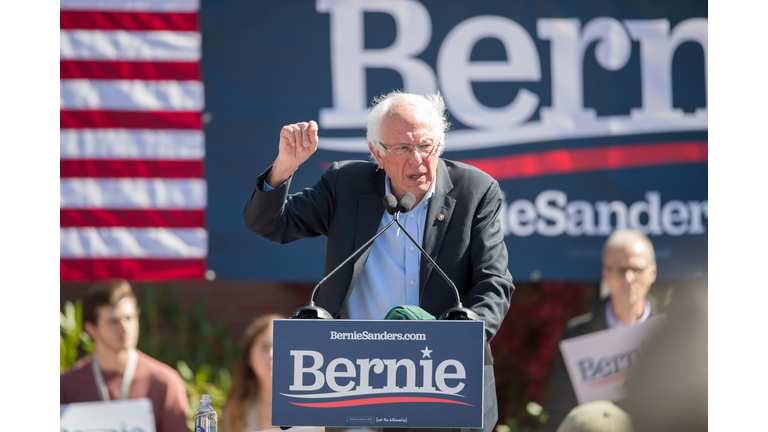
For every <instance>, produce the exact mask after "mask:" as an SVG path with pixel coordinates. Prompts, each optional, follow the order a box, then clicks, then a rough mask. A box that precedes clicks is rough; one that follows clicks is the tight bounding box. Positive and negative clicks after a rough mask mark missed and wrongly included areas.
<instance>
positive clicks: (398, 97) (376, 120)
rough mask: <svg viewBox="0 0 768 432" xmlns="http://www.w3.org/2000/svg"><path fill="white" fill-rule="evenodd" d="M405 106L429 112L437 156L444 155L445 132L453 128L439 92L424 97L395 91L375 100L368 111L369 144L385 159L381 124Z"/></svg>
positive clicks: (367, 131)
mask: <svg viewBox="0 0 768 432" xmlns="http://www.w3.org/2000/svg"><path fill="white" fill-rule="evenodd" d="M403 104H410V105H413V106H415V107H416V108H421V109H423V110H424V111H426V112H427V114H428V115H429V117H430V118H431V119H432V122H433V124H434V127H433V130H434V134H435V139H436V141H437V142H438V147H437V155H438V156H440V155H442V154H443V151H444V150H445V132H446V131H447V130H448V129H450V128H451V123H450V122H449V121H448V116H447V114H446V113H445V101H444V100H443V97H442V96H441V95H440V92H439V91H437V92H435V93H433V94H429V95H426V96H422V95H417V94H413V93H405V92H403V91H400V90H395V91H392V92H390V93H388V94H386V95H381V96H379V97H375V98H373V104H372V105H371V108H369V109H368V119H367V121H366V136H367V138H368V142H369V143H370V144H372V145H373V147H374V148H377V149H378V151H379V155H380V156H382V157H383V156H384V155H385V154H386V153H385V150H384V149H383V148H381V141H380V140H381V122H382V121H383V120H384V117H385V116H386V115H387V114H390V113H392V112H393V111H394V110H395V109H396V108H397V107H399V106H402V105H403ZM371 159H373V160H374V162H375V160H376V159H375V158H374V156H373V152H371Z"/></svg>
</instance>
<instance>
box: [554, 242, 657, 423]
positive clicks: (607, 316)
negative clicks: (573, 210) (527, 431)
mask: <svg viewBox="0 0 768 432" xmlns="http://www.w3.org/2000/svg"><path fill="white" fill-rule="evenodd" d="M602 273H603V282H604V283H605V284H606V285H607V286H608V288H609V292H610V296H609V297H608V298H607V299H606V300H605V301H602V302H600V303H599V304H598V306H596V308H595V310H594V311H593V312H591V313H588V314H586V315H581V316H578V317H576V318H573V319H572V320H571V321H570V322H568V326H567V328H566V330H565V332H564V333H563V336H562V338H561V340H562V339H569V338H572V337H576V336H582V335H585V334H588V333H593V332H596V331H600V330H605V329H609V328H619V327H625V326H632V325H637V324H641V323H643V322H645V321H646V320H647V319H648V318H649V317H650V316H651V315H653V314H654V313H655V311H654V310H653V309H652V307H651V302H650V300H649V299H648V298H647V295H648V291H649V290H650V288H651V285H652V284H653V283H654V282H655V281H656V256H655V254H654V252H653V245H652V244H651V240H650V239H648V237H646V236H645V235H644V234H642V233H641V232H639V231H635V230H631V229H624V230H618V231H614V232H613V234H611V235H610V236H609V237H608V239H607V240H606V241H605V244H604V246H603V269H602ZM577 405H578V402H577V399H576V394H575V393H574V390H573V386H572V385H571V380H570V378H569V377H568V372H567V370H566V366H565V362H564V361H563V356H562V354H561V353H560V350H558V353H557V356H556V357H555V363H554V369H553V371H552V381H551V384H550V388H549V395H548V400H547V407H546V409H547V410H548V413H549V418H548V420H547V426H546V430H547V431H555V430H556V429H557V427H558V426H559V425H560V422H562V420H563V419H564V418H565V416H567V415H568V413H569V412H570V411H571V409H573V408H575V407H576V406H577ZM618 405H619V406H621V402H619V403H618Z"/></svg>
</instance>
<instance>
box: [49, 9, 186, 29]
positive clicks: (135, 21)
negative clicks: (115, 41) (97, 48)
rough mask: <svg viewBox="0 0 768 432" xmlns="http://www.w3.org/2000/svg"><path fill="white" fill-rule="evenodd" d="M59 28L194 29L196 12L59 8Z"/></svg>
mask: <svg viewBox="0 0 768 432" xmlns="http://www.w3.org/2000/svg"><path fill="white" fill-rule="evenodd" d="M59 22H60V27H61V29H62V30H136V31H162V30H165V31H198V29H199V27H198V23H197V14H196V13H180V12H174V13H163V12H111V11H109V12H107V11H75V10H62V11H60V20H59Z"/></svg>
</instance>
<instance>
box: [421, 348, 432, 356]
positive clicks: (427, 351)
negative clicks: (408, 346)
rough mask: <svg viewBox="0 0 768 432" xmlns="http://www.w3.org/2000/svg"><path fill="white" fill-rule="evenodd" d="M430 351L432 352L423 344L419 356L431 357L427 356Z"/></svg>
mask: <svg viewBox="0 0 768 432" xmlns="http://www.w3.org/2000/svg"><path fill="white" fill-rule="evenodd" d="M431 352H432V350H431V349H429V347H428V346H425V347H424V349H423V350H421V353H422V354H424V355H423V356H421V358H424V357H429V358H432V357H430V356H429V353H431Z"/></svg>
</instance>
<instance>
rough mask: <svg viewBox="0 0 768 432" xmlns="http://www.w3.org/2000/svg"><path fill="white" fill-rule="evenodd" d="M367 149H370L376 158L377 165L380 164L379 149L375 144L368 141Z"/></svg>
mask: <svg viewBox="0 0 768 432" xmlns="http://www.w3.org/2000/svg"><path fill="white" fill-rule="evenodd" d="M368 150H370V151H371V154H372V155H373V157H374V158H375V159H376V163H377V164H379V166H381V161H380V160H379V158H380V157H381V156H380V155H379V149H377V148H376V145H374V144H372V143H368Z"/></svg>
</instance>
